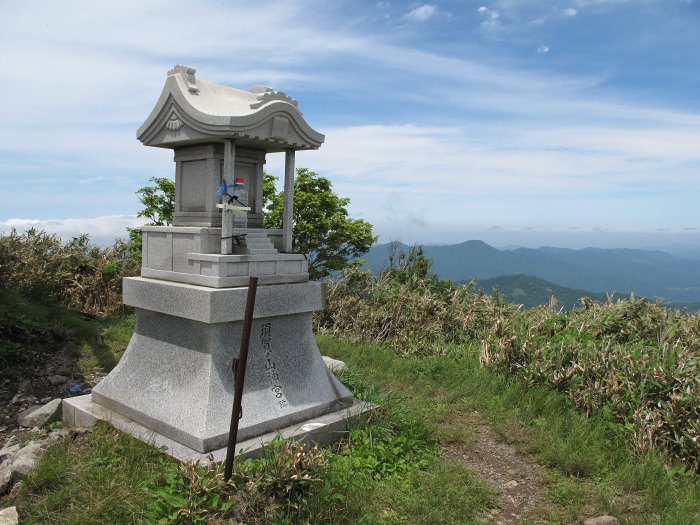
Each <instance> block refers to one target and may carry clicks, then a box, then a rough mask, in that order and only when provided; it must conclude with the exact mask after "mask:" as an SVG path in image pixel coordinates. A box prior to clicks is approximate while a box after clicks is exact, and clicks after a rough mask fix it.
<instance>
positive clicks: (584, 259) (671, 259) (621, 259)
mask: <svg viewBox="0 0 700 525" xmlns="http://www.w3.org/2000/svg"><path fill="white" fill-rule="evenodd" d="M394 249H395V250H396V251H408V250H410V247H409V246H407V245H404V244H401V243H395V246H394ZM423 250H424V252H425V255H426V256H427V257H428V258H429V259H431V260H432V261H433V267H432V269H433V270H434V271H435V272H436V273H437V274H438V275H439V276H440V277H441V278H443V279H450V280H452V281H460V282H464V281H469V280H472V279H475V280H477V281H479V280H484V279H493V278H495V277H501V276H507V275H520V274H524V275H531V276H534V277H537V278H540V279H544V280H546V281H549V282H551V283H554V284H556V285H559V286H565V287H567V288H574V289H579V290H590V291H591V292H600V293H606V292H609V293H612V292H616V293H618V294H628V293H630V292H633V293H635V294H636V295H640V296H645V297H648V298H650V299H656V298H663V299H664V300H667V301H669V302H673V303H676V304H680V305H682V304H683V303H685V302H689V303H690V302H697V301H700V261H697V260H692V259H687V258H681V257H677V256H675V255H672V254H669V253H666V252H662V251H657V250H636V249H626V248H620V249H603V248H585V249H582V250H572V249H568V248H553V247H541V248H537V249H532V248H517V249H513V250H498V249H496V248H494V247H492V246H489V245H488V244H486V243H485V242H483V241H466V242H463V243H460V244H454V245H447V246H429V245H428V246H423ZM389 252H390V245H389V244H378V245H375V246H373V247H372V249H371V250H370V251H369V253H367V254H366V255H365V256H364V260H365V262H366V264H365V267H366V268H369V269H371V270H373V271H380V270H381V269H383V268H386V267H387V266H388V264H389Z"/></svg>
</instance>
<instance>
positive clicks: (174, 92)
mask: <svg viewBox="0 0 700 525" xmlns="http://www.w3.org/2000/svg"><path fill="white" fill-rule="evenodd" d="M194 72H195V71H194V69H191V68H186V67H184V66H176V68H174V69H173V70H172V71H170V72H169V74H168V78H167V80H166V82H165V86H164V87H163V91H162V93H161V95H160V98H159V99H158V102H157V103H156V105H155V107H154V108H153V110H152V111H151V114H150V115H149V116H148V118H147V119H146V121H145V122H144V123H143V124H142V125H141V127H140V128H139V129H138V131H137V132H136V137H137V138H138V140H140V141H141V142H142V143H143V144H144V145H146V146H156V147H163V148H176V147H179V146H185V145H190V144H198V143H210V142H223V141H224V139H235V140H236V143H238V144H240V145H241V146H248V147H254V148H257V149H262V150H265V151H267V152H276V151H284V150H289V149H293V150H310V149H318V148H319V147H320V146H321V144H323V141H324V140H325V137H324V135H323V134H321V133H319V132H317V131H315V130H314V129H313V128H311V126H309V124H308V123H307V122H306V121H305V120H304V118H303V116H302V115H301V112H300V111H299V109H298V108H297V107H296V104H297V103H296V101H295V100H293V99H291V97H289V96H287V95H286V94H284V93H282V92H279V91H274V90H272V89H270V88H262V87H256V88H252V89H251V90H250V91H244V90H239V89H234V88H231V87H228V86H222V85H218V84H212V83H209V82H204V81H201V80H197V79H196V78H195V76H194Z"/></svg>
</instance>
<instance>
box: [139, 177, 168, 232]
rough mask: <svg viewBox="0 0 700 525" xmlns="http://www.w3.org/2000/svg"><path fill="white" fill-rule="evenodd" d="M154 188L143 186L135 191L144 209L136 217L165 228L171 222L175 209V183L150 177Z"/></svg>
mask: <svg viewBox="0 0 700 525" xmlns="http://www.w3.org/2000/svg"><path fill="white" fill-rule="evenodd" d="M150 181H151V182H153V183H154V186H144V187H143V188H139V189H138V190H136V194H137V195H138V196H139V202H140V203H141V204H143V205H144V208H143V209H142V210H141V211H139V212H138V213H137V214H136V215H138V216H139V217H145V218H146V219H148V220H149V221H150V222H149V224H151V225H154V226H167V225H169V224H170V223H172V222H173V211H174V209H175V183H174V182H173V181H172V180H170V179H167V178H165V177H152V178H151V179H150Z"/></svg>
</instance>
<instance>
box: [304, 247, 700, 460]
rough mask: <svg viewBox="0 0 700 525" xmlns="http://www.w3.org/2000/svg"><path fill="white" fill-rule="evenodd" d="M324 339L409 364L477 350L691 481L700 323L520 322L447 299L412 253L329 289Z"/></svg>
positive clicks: (527, 317) (609, 313)
mask: <svg viewBox="0 0 700 525" xmlns="http://www.w3.org/2000/svg"><path fill="white" fill-rule="evenodd" d="M316 320H317V326H318V329H319V330H320V331H321V332H323V333H328V334H333V335H342V336H347V337H350V338H352V339H353V340H356V341H360V340H362V341H368V342H374V343H382V344H386V345H388V346H391V347H393V348H395V349H397V350H398V351H400V352H402V353H404V354H408V355H425V356H427V355H441V354H443V353H445V351H446V349H447V348H449V347H450V346H451V345H477V346H478V347H479V349H480V354H481V363H482V365H484V366H486V367H490V368H493V369H495V370H499V371H502V372H504V373H506V374H507V375H508V376H513V377H521V378H524V379H525V380H526V381H527V382H528V384H532V385H534V384H545V385H548V386H550V387H553V388H555V389H557V390H559V391H562V392H565V393H566V394H567V395H568V396H569V397H570V398H571V400H572V401H573V403H574V405H575V406H576V407H578V408H580V409H581V410H583V411H584V412H585V413H587V414H589V415H590V414H593V413H596V414H602V415H604V416H605V417H606V418H608V420H609V421H610V422H611V424H615V425H617V427H618V429H619V431H620V432H621V433H623V434H625V435H626V436H627V437H628V442H629V443H630V444H632V445H634V446H635V447H636V450H637V451H638V452H639V453H644V452H647V451H649V450H657V451H659V452H660V453H662V454H664V455H665V456H666V457H667V458H668V460H669V462H671V463H674V462H675V463H677V464H683V465H685V466H686V467H687V468H688V469H691V470H693V471H695V472H697V471H698V470H699V469H700V370H698V366H700V365H699V364H698V363H700V316H698V315H696V314H690V313H687V312H680V311H677V310H672V309H667V308H665V307H663V306H661V305H658V304H655V303H650V302H649V301H647V300H635V299H634V298H631V299H630V300H629V301H618V302H616V303H614V304H613V303H606V304H602V303H596V302H594V301H591V300H587V301H586V302H585V306H584V307H583V308H580V309H576V310H574V311H572V312H569V313H561V312H560V311H558V310H557V309H555V308H550V307H540V308H536V309H530V310H523V309H520V308H517V307H514V306H511V305H506V304H504V303H503V302H502V301H501V300H500V299H499V298H497V297H493V296H487V295H484V294H481V293H473V292H472V291H471V289H470V288H469V287H468V286H466V287H465V286H462V287H457V288H455V287H453V286H452V285H451V283H449V282H447V281H440V280H438V279H437V278H436V277H435V276H434V275H431V274H430V264H429V262H428V261H427V260H425V258H424V257H423V255H422V252H421V251H420V250H416V251H414V252H412V253H410V254H408V255H406V256H403V257H400V258H399V259H398V260H397V261H394V263H393V264H392V267H391V268H390V269H389V270H387V271H385V272H383V273H381V274H380V275H378V276H376V277H374V276H373V275H372V274H371V273H370V272H360V271H353V272H351V273H348V274H346V275H345V276H344V277H343V278H341V279H340V280H338V281H336V282H335V283H333V284H332V285H331V286H330V288H329V292H328V307H327V309H326V310H325V311H324V312H322V313H321V314H320V315H318V316H317V318H316Z"/></svg>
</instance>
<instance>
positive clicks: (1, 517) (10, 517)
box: [0, 507, 19, 525]
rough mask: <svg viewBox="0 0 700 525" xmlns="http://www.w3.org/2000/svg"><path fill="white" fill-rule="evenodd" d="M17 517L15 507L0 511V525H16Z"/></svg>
mask: <svg viewBox="0 0 700 525" xmlns="http://www.w3.org/2000/svg"><path fill="white" fill-rule="evenodd" d="M18 523H19V515H18V514H17V509H16V508H15V507H7V508H6V509H2V510H0V525H18Z"/></svg>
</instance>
